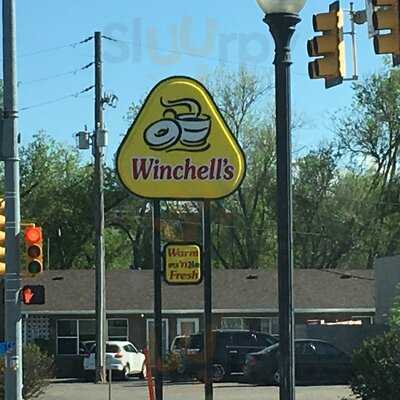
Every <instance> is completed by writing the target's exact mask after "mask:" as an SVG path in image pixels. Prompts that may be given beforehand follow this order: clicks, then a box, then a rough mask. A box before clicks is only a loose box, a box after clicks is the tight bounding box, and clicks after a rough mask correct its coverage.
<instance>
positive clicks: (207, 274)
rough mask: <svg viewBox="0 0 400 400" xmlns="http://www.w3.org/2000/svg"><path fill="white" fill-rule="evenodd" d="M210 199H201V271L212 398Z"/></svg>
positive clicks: (209, 397) (209, 396)
mask: <svg viewBox="0 0 400 400" xmlns="http://www.w3.org/2000/svg"><path fill="white" fill-rule="evenodd" d="M210 205H211V204H210V201H208V200H205V201H203V215H202V217H203V221H202V222H203V224H202V225H203V249H204V250H203V251H204V255H203V260H204V261H203V263H204V264H203V265H204V268H203V271H204V272H203V273H204V382H205V385H204V393H205V399H206V400H212V399H213V383H212V359H211V355H212V351H211V349H212V274H211V271H212V270H211V246H210V245H211V218H210Z"/></svg>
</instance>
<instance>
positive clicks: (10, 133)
mask: <svg viewBox="0 0 400 400" xmlns="http://www.w3.org/2000/svg"><path fill="white" fill-rule="evenodd" d="M15 32H16V28H15V1H14V0H3V82H4V88H3V102H4V104H3V108H4V110H3V134H2V142H1V150H2V159H3V160H4V161H5V199H6V274H5V294H4V302H5V339H6V341H7V342H11V343H13V344H14V343H15V346H13V347H12V350H11V351H10V352H9V353H8V354H7V357H6V368H5V380H4V381H5V400H22V321H21V303H20V298H19V297H20V296H19V293H20V289H21V278H20V260H19V233H20V219H21V218H20V192H19V154H18V130H17V115H18V112H17V72H16V34H15Z"/></svg>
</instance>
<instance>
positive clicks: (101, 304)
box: [92, 32, 107, 383]
mask: <svg viewBox="0 0 400 400" xmlns="http://www.w3.org/2000/svg"><path fill="white" fill-rule="evenodd" d="M94 54H95V60H94V61H95V131H94V135H93V142H92V151H93V156H94V194H95V229H96V239H95V241H96V378H95V380H96V383H106V381H107V379H106V365H105V342H106V323H107V320H106V318H107V317H106V309H105V307H106V288H105V262H104V152H103V147H104V145H105V143H104V142H105V140H104V135H105V132H104V126H103V77H102V54H101V32H95V34H94Z"/></svg>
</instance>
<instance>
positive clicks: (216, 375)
mask: <svg viewBox="0 0 400 400" xmlns="http://www.w3.org/2000/svg"><path fill="white" fill-rule="evenodd" d="M212 378H213V381H214V382H216V383H218V382H222V381H223V380H224V378H225V368H224V367H223V366H222V365H221V364H214V365H213V374H212Z"/></svg>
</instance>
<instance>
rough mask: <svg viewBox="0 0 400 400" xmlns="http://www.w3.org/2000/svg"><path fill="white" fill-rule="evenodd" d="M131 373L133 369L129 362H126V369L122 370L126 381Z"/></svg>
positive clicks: (122, 375)
mask: <svg viewBox="0 0 400 400" xmlns="http://www.w3.org/2000/svg"><path fill="white" fill-rule="evenodd" d="M130 373H131V370H130V368H129V364H126V365H125V367H124V369H123V370H122V372H121V378H122V379H123V380H124V381H126V380H128V378H129V374H130Z"/></svg>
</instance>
